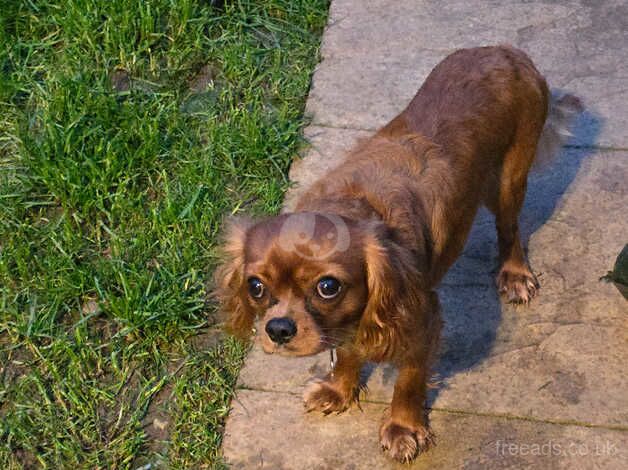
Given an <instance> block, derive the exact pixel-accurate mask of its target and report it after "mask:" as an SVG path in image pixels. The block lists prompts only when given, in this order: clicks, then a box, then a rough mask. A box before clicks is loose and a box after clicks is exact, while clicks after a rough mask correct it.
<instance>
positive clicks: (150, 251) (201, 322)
mask: <svg viewBox="0 0 628 470" xmlns="http://www.w3.org/2000/svg"><path fill="white" fill-rule="evenodd" d="M216 3H222V2H216V1H213V2H212V1H208V0H206V1H201V0H194V1H192V0H176V1H175V0H154V1H140V0H115V1H110V0H57V1H38V0H24V1H14V0H0V468H3V469H5V468H6V469H12V468H55V469H56V468H116V469H117V468H137V467H141V466H144V465H147V464H149V463H150V464H152V468H215V467H220V466H222V465H223V464H222V460H221V456H220V442H221V430H222V426H223V424H224V418H225V416H226V414H227V412H228V409H229V401H230V398H231V395H232V391H233V386H234V383H235V380H236V376H237V372H238V369H239V367H240V365H241V363H242V360H243V356H244V353H245V346H244V345H242V344H240V343H237V342H236V341H235V340H233V339H230V338H225V337H223V336H222V335H221V334H220V333H219V325H217V319H216V315H215V305H213V303H212V302H211V299H210V298H209V297H208V292H209V289H210V286H209V284H208V282H209V280H210V278H211V272H212V270H213V268H214V267H215V265H216V263H217V250H216V243H217V234H218V233H219V230H220V224H221V220H222V218H223V217H224V214H226V213H230V212H236V211H240V210H246V211H247V212H250V213H268V212H270V213H273V212H276V211H277V210H278V209H279V207H280V204H281V199H282V195H283V192H284V191H285V189H286V188H287V186H288V181H287V177H286V173H287V169H288V166H289V163H290V160H291V158H292V157H293V156H294V155H295V153H296V151H297V149H298V147H299V145H300V144H301V138H300V132H301V129H302V127H303V125H304V119H303V116H302V114H303V106H304V102H305V96H306V94H307V91H308V87H309V81H310V76H311V73H312V70H313V67H314V65H315V63H316V61H317V54H318V45H319V40H320V34H321V31H322V28H323V26H324V24H325V21H326V14H327V1H326V0H263V1H260V0H257V1H256V0H251V1H244V0H242V1H227V2H225V5H224V6H223V7H215V6H213V5H215V4H216Z"/></svg>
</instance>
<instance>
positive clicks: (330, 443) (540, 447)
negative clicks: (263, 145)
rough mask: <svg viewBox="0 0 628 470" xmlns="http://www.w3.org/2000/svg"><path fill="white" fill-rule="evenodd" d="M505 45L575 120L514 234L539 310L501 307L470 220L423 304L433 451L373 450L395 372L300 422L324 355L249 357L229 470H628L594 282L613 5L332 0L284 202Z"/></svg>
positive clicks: (605, 319) (605, 179) (624, 111)
mask: <svg viewBox="0 0 628 470" xmlns="http://www.w3.org/2000/svg"><path fill="white" fill-rule="evenodd" d="M496 43H510V44H513V45H515V46H518V47H520V48H522V49H524V50H525V51H527V52H528V53H529V54H530V55H531V57H532V58H533V60H534V61H535V63H536V64H537V66H538V68H539V69H540V70H541V72H542V73H543V74H544V75H545V76H546V78H547V79H548V81H549V83H550V86H551V87H552V88H554V89H559V90H566V91H567V90H568V91H569V92H572V93H575V94H577V95H578V96H580V97H581V98H582V99H583V101H584V103H585V105H586V108H587V112H586V113H585V114H584V115H583V116H582V117H581V119H580V120H579V121H578V123H577V126H576V129H575V130H574V137H573V138H572V139H571V141H570V142H569V143H568V145H567V146H566V147H565V148H564V149H563V151H562V153H561V154H560V155H558V156H557V157H556V159H555V160H554V161H553V163H552V164H551V165H550V166H549V167H545V168H543V169H542V171H539V172H538V173H534V174H532V175H531V177H530V183H529V189H528V196H527V199H526V205H525V208H524V210H523V213H522V216H521V226H522V232H523V235H524V241H525V243H526V244H527V246H528V250H529V259H530V263H531V265H532V268H533V269H534V271H535V272H536V273H539V278H540V282H541V285H542V288H541V292H540V296H539V297H538V298H537V299H535V300H534V301H533V303H532V305H531V306H530V307H529V308H523V307H518V308H517V307H513V306H508V305H502V304H501V303H500V301H499V298H498V296H497V293H496V291H495V288H494V284H493V278H494V275H495V270H496V258H497V244H496V236H495V232H494V228H493V220H492V218H491V216H490V215H489V214H488V213H487V212H486V211H484V210H481V211H480V214H479V216H478V218H477V221H476V224H475V225H474V228H473V230H472V233H471V236H470V239H469V241H468V243H467V246H466V248H465V251H464V254H463V256H462V257H461V258H460V259H459V260H458V262H457V263H456V264H455V265H454V267H453V268H452V269H451V271H450V272H449V273H448V275H447V276H446V278H445V280H444V282H443V283H442V285H441V287H440V289H439V293H440V298H441V302H442V305H443V315H444V318H445V321H446V326H445V329H444V341H443V347H442V353H441V358H440V361H439V363H438V366H437V373H438V379H439V385H438V386H437V387H436V388H435V389H434V390H433V391H432V393H431V395H430V398H429V406H430V407H431V408H432V412H431V415H430V416H431V422H432V427H433V429H434V431H435V433H436V435H437V446H436V447H435V448H434V449H432V450H430V451H429V452H428V453H426V454H425V455H422V456H420V457H419V458H418V459H417V460H416V462H415V463H413V464H412V465H410V466H407V465H405V466H401V465H400V464H395V463H393V462H392V461H391V460H389V459H388V458H387V457H386V456H385V455H384V454H382V453H381V452H380V450H379V445H378V436H377V431H378V427H379V422H380V417H381V414H382V412H383V410H384V409H385V408H386V406H387V404H388V402H389V400H390V397H391V392H392V384H393V383H394V376H395V370H394V369H393V368H392V367H390V366H386V365H383V366H379V367H377V368H375V369H374V370H369V371H368V373H369V374H370V377H369V380H368V387H369V393H368V394H367V395H366V396H365V398H364V399H363V401H362V410H359V409H357V408H353V409H351V410H349V411H348V412H346V413H344V414H342V415H338V416H328V417H323V416H320V415H315V414H307V415H306V414H304V413H303V408H302V404H301V392H302V389H303V386H304V385H305V383H306V382H307V381H308V379H309V378H310V377H312V376H315V375H323V374H325V373H326V372H327V370H328V367H329V366H328V363H329V355H328V354H321V355H319V356H315V357H310V358H303V359H294V358H282V357H276V356H268V355H265V354H263V353H262V352H261V351H260V350H259V349H257V348H254V349H253V350H252V352H251V353H250V355H249V357H248V359H247V361H246V364H245V366H244V368H243V370H242V372H241V376H240V380H239V389H238V391H237V396H236V398H235V399H234V401H233V403H232V411H231V414H230V417H229V419H228V421H227V425H226V430H225V439H224V446H223V447H224V455H225V458H226V460H227V462H228V463H229V464H230V465H231V466H232V467H233V468H264V469H266V468H267V469H371V468H397V467H399V468H402V467H403V468H408V467H412V468H443V469H452V468H465V469H476V468H477V469H483V468H500V469H502V468H539V469H554V468H569V469H572V468H573V469H590V468H603V469H626V468H628V374H627V373H626V370H627V367H626V365H627V363H628V302H627V301H626V300H625V299H624V298H623V297H622V296H621V295H620V293H619V292H618V291H617V290H616V289H615V287H614V286H613V285H612V284H606V283H603V282H600V281H599V277H600V276H602V275H603V274H605V273H606V271H607V270H609V269H610V268H612V266H613V262H614V260H615V257H616V256H617V254H618V253H619V252H620V251H621V249H622V247H623V246H624V244H625V243H626V242H628V131H627V130H626V129H627V128H628V106H627V103H628V4H627V3H626V2H625V1H621V0H620V1H616V2H613V1H601V0H600V1H596V0H588V1H587V0H582V1H580V2H576V1H573V2H572V1H566V0H558V1H552V2H549V1H548V2H546V3H541V2H529V1H528V2H525V1H476V2H470V1H468V0H449V1H444V2H442V1H419V0H414V1H411V0H333V1H332V3H331V10H330V19H329V24H328V27H327V29H326V31H325V34H324V36H323V44H322V51H321V52H322V61H321V63H320V64H319V66H318V67H317V69H316V72H315V74H314V77H313V83H312V89H311V91H310V96H309V99H308V104H307V112H308V113H310V114H311V116H312V119H313V120H312V125H311V126H310V127H309V128H308V129H307V130H306V137H307V138H308V139H309V140H310V142H311V144H312V145H311V147H310V149H309V150H308V152H307V154H306V155H305V156H304V158H303V159H297V160H295V162H294V164H293V167H292V169H291V174H290V176H291V178H292V180H293V181H295V183H296V186H295V188H294V189H293V190H292V191H291V193H290V194H289V195H288V196H287V199H286V205H287V207H288V208H289V207H290V204H291V201H292V200H293V198H294V196H295V195H297V194H298V192H299V190H300V189H301V188H303V187H306V186H307V185H308V184H310V183H311V181H313V180H314V179H316V178H317V177H318V176H320V175H321V174H322V173H324V172H325V171H326V170H327V169H329V168H332V167H333V166H334V165H336V164H338V162H339V161H341V159H342V156H343V153H344V151H346V150H347V149H348V148H350V147H351V145H352V144H353V143H354V142H355V141H356V139H358V138H360V137H364V136H368V135H370V134H371V133H372V132H373V131H374V130H375V129H377V128H378V127H379V126H381V125H383V124H385V123H386V122H387V121H388V120H389V119H390V118H392V117H393V116H395V115H396V114H397V113H398V112H399V111H400V110H401V109H403V108H404V107H405V105H406V104H407V102H408V101H409V100H410V98H411V97H412V96H413V95H414V93H415V92H416V90H417V88H418V87H419V86H420V84H421V83H422V81H423V79H424V78H425V77H426V76H427V74H428V73H429V71H430V70H431V68H432V67H433V66H434V65H435V64H436V63H438V62H439V61H440V60H441V59H442V58H444V57H445V56H446V55H447V54H448V53H449V52H451V51H453V50H454V49H456V48H460V47H469V46H476V45H487V44H496Z"/></svg>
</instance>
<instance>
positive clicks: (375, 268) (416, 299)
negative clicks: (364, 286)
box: [356, 224, 427, 361]
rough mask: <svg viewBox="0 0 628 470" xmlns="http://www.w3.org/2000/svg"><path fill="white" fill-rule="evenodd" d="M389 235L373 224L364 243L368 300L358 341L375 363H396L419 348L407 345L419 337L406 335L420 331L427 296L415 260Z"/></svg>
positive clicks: (366, 233) (367, 228) (380, 226)
mask: <svg viewBox="0 0 628 470" xmlns="http://www.w3.org/2000/svg"><path fill="white" fill-rule="evenodd" d="M386 232H387V229H386V227H385V226H384V224H370V226H367V227H366V228H365V230H364V233H365V236H364V241H363V247H364V248H363V249H364V259H365V264H366V276H367V283H368V290H369V296H368V301H367V305H366V308H365V310H364V313H363V314H362V318H361V320H360V324H359V327H358V331H357V336H356V341H357V343H358V345H359V346H360V349H362V350H364V351H366V352H367V355H368V356H369V357H370V358H371V359H373V360H376V361H382V360H394V359H395V358H397V357H399V356H400V355H402V354H404V353H405V352H406V350H407V348H411V349H414V348H416V346H413V345H409V344H406V343H407V341H408V340H411V338H416V334H408V333H407V332H408V330H410V331H411V330H413V329H415V328H421V326H422V325H420V323H422V322H421V318H420V317H421V312H420V311H419V310H421V306H422V305H423V304H425V294H426V293H427V292H424V282H423V278H422V276H421V274H420V273H419V272H418V270H417V267H416V256H413V255H412V253H410V252H409V251H408V250H406V249H404V248H402V247H401V246H399V245H398V244H396V243H394V242H393V241H392V240H390V238H389V237H388V236H387V233H386ZM407 352H408V353H409V352H410V351H407Z"/></svg>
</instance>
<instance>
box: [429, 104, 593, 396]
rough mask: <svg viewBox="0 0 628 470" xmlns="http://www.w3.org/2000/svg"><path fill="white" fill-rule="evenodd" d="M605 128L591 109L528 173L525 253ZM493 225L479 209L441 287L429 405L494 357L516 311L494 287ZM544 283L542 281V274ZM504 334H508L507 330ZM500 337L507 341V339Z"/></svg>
mask: <svg viewBox="0 0 628 470" xmlns="http://www.w3.org/2000/svg"><path fill="white" fill-rule="evenodd" d="M601 124H602V123H601V120H600V119H599V118H597V117H596V116H594V115H593V114H591V113H589V112H588V111H585V112H584V113H582V114H581V115H580V116H579V117H578V119H577V121H576V122H575V123H574V126H573V127H572V129H571V132H572V134H573V137H571V138H570V139H569V142H568V143H567V146H566V147H563V148H562V149H561V150H560V151H559V152H558V153H557V154H556V155H555V156H554V158H553V159H552V161H551V162H548V163H546V164H545V165H542V166H541V167H540V168H539V169H536V170H535V169H533V170H532V172H531V173H530V176H529V178H528V190H527V193H526V201H525V205H524V208H523V210H522V212H521V215H520V217H519V221H520V230H521V236H522V242H523V245H524V247H526V250H527V246H528V242H529V239H530V237H531V235H532V234H534V232H536V231H537V230H538V229H539V228H541V227H542V226H543V225H544V224H545V223H546V222H547V221H548V220H549V218H550V217H551V216H552V214H553V213H554V211H555V209H556V208H557V205H558V204H559V202H560V200H561V199H562V197H563V195H564V194H565V192H566V191H567V189H568V188H569V186H570V185H571V183H572V182H573V181H574V179H575V177H576V175H577V173H578V170H579V169H580V165H581V163H582V161H583V160H584V159H586V158H587V156H589V155H591V153H593V150H592V146H593V145H594V143H595V141H596V138H597V135H598V134H599V130H600V128H601ZM494 224H495V221H494V217H493V216H492V214H490V213H489V212H488V211H487V210H486V209H484V208H483V209H481V210H480V212H479V214H478V217H477V219H476V222H475V224H474V226H473V229H472V231H471V234H470V236H469V240H468V241H467V244H466V246H465V250H464V253H463V255H462V256H461V257H460V259H459V260H458V261H457V262H456V263H455V264H454V266H453V267H452V269H451V270H450V272H449V273H448V274H447V276H446V277H445V279H444V280H443V283H442V285H441V287H440V288H439V297H440V300H441V304H442V310H443V319H444V321H445V326H444V328H443V340H442V346H441V351H440V356H439V359H438V361H437V364H436V368H435V371H434V372H435V373H436V375H435V377H436V378H437V384H436V386H435V388H433V389H432V390H431V391H430V394H429V397H428V406H431V405H432V404H434V402H435V400H436V398H437V397H438V394H439V393H440V391H442V390H443V389H444V388H446V387H447V381H448V379H449V378H451V377H452V376H454V375H455V374H457V373H460V372H464V371H466V370H469V369H471V368H473V367H475V366H477V365H479V364H480V363H481V362H483V361H484V360H485V359H486V358H488V357H489V356H490V355H491V353H492V351H494V349H495V346H496V345H495V341H496V339H497V331H498V328H500V325H501V323H502V316H503V312H504V309H505V308H513V307H512V306H505V305H504V304H502V302H501V301H500V298H499V295H498V292H497V289H496V287H495V283H494V279H495V276H496V274H497V259H498V251H497V234H496V231H495V225H494ZM532 269H533V270H534V266H532ZM536 274H537V275H539V273H538V272H537V273H536ZM540 282H541V284H542V283H543V278H542V274H541V276H540ZM541 289H542V287H541ZM541 292H542V291H541ZM502 329H504V330H507V328H502ZM504 335H505V336H508V334H507V332H505V333H504ZM500 339H504V340H506V341H507V339H508V338H507V337H506V338H500Z"/></svg>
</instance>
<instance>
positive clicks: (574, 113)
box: [534, 94, 584, 169]
mask: <svg viewBox="0 0 628 470" xmlns="http://www.w3.org/2000/svg"><path fill="white" fill-rule="evenodd" d="M583 111H584V106H583V105H582V102H581V101H580V98H578V97H577V96H574V95H569V94H565V95H562V96H557V95H555V94H552V96H551V99H550V104H549V111H548V114H547V119H546V120H545V127H544V128H543V132H542V133H541V137H540V138H539V143H538V146H537V150H536V157H535V159H534V167H535V169H539V168H543V167H545V166H547V165H548V164H549V163H550V162H551V160H552V157H554V156H556V155H557V154H558V153H559V152H560V148H561V147H562V146H563V145H564V144H565V142H567V141H568V140H569V138H570V137H571V136H572V135H573V134H572V133H571V132H570V129H571V127H572V125H573V124H574V122H575V120H576V118H577V117H578V115H579V114H580V113H582V112H583Z"/></svg>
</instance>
